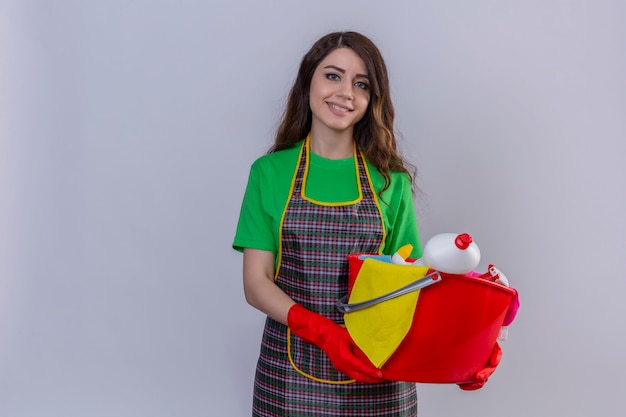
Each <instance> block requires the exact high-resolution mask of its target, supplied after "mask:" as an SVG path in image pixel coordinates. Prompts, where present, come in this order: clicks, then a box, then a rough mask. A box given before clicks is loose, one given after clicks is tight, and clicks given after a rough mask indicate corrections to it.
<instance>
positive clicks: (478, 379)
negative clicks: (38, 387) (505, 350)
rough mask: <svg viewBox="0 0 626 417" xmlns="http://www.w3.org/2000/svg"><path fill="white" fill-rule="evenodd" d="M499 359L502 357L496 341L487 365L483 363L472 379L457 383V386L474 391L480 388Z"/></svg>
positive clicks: (492, 371) (494, 368) (494, 369)
mask: <svg viewBox="0 0 626 417" xmlns="http://www.w3.org/2000/svg"><path fill="white" fill-rule="evenodd" d="M500 359H502V349H501V348H500V345H499V344H498V342H496V345H495V346H494V347H493V351H491V356H490V357H489V361H488V362H487V365H485V367H484V368H483V369H481V370H480V371H478V372H476V374H475V375H474V381H472V382H467V383H463V384H458V385H459V388H461V389H462V390H465V391H474V390H477V389H480V388H482V387H483V386H484V385H485V383H486V382H487V380H488V379H489V377H490V376H491V374H493V373H494V372H495V371H496V368H497V366H498V364H499V363H500Z"/></svg>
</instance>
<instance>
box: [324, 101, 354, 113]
mask: <svg viewBox="0 0 626 417" xmlns="http://www.w3.org/2000/svg"><path fill="white" fill-rule="evenodd" d="M327 104H328V107H329V108H330V109H331V110H333V111H334V112H339V113H348V112H351V111H352V109H349V108H347V107H343V106H340V105H339V104H336V103H327Z"/></svg>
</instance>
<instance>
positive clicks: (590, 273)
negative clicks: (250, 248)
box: [0, 0, 626, 417]
mask: <svg viewBox="0 0 626 417" xmlns="http://www.w3.org/2000/svg"><path fill="white" fill-rule="evenodd" d="M624 18H626V3H623V2H620V1H619V0H615V1H609V0H571V1H568V0H560V1H559V0H534V1H533V0H524V1H522V0H512V1H488V0H475V1H471V2H468V1H463V0H455V1H452V0H448V1H436V0H424V1H416V2H413V1H408V0H407V1H391V0H390V1H385V2H380V1H379V0H361V1H345V2H334V1H332V2H331V1H326V0H318V1H315V2H308V3H304V2H294V1H288V0H281V1H272V2H253V1H247V2H244V1H241V2H227V1H215V0H214V1H210V2H207V1H199V0H197V1H194V0H177V1H165V0H160V1H155V0H136V1H132V2H129V1H122V0H117V1H114V0H110V1H107V2H83V1H79V0H56V1H49V0H46V1H43V0H40V1H37V0H19V1H18V0H14V1H7V0H5V1H0V53H1V55H0V59H1V61H0V71H1V72H0V416H1V417H35V416H37V417H38V416H46V417H48V416H63V417H83V416H90V417H98V416H107V417H108V416H113V415H115V416H129V417H141V416H146V417H148V416H149V417H159V416H201V415H205V416H247V415H249V413H250V411H249V410H250V401H251V390H252V379H253V372H254V364H255V361H256V356H257V353H258V346H259V338H260V333H261V326H262V322H263V317H262V315H261V314H260V313H258V312H256V311H255V310H253V309H252V308H250V307H249V306H247V305H246V303H245V302H244V299H243V295H242V288H241V255H239V254H238V253H236V252H235V251H233V250H232V249H231V248H230V244H231V242H232V238H233V234H234V230H235V224H236V220H237V215H238V210H239V205H240V201H241V197H242V194H243V191H244V187H245V182H246V178H247V173H248V167H249V165H250V163H252V161H253V160H254V159H255V158H256V157H258V156H259V155H261V154H262V153H263V152H264V150H266V149H267V147H268V146H269V145H270V143H271V137H272V132H273V130H274V128H275V125H276V121H277V118H278V114H279V112H280V110H281V106H282V102H283V99H284V98H285V96H286V93H287V89H288V87H289V86H290V84H291V82H292V80H293V77H294V74H295V71H296V68H297V65H298V63H299V60H300V58H301V56H302V54H303V53H304V52H305V51H306V50H307V49H308V47H309V46H310V44H311V43H312V42H313V41H314V40H316V39H317V38H318V37H319V36H321V35H322V34H324V33H326V32H328V31H331V30H339V29H353V30H358V31H361V32H363V33H365V34H367V35H369V36H370V37H371V38H372V39H373V40H375V41H376V42H377V43H378V45H379V46H380V48H381V50H382V51H383V54H384V56H385V58H386V60H387V64H388V66H389V69H390V72H391V78H392V80H391V81H392V87H393V96H394V99H395V104H396V108H397V124H398V128H399V130H400V131H401V132H402V134H403V137H404V139H403V142H402V148H403V149H404V150H405V151H406V153H407V156H408V157H409V158H410V159H412V160H413V161H414V162H415V163H416V164H417V165H418V167H419V169H420V176H419V184H420V186H421V188H422V190H423V191H424V194H423V195H420V196H419V197H418V203H417V204H418V208H419V213H418V217H419V222H420V224H421V230H422V235H423V238H424V240H426V239H427V238H428V237H430V236H432V235H433V234H435V233H439V232H443V231H468V232H470V233H472V235H473V236H474V238H475V240H476V241H477V242H478V244H479V245H480V247H481V250H482V253H483V259H484V261H485V262H488V263H495V264H496V265H498V266H499V267H500V269H502V270H503V271H504V272H505V273H506V274H507V276H508V277H509V279H510V280H511V281H512V284H513V285H514V286H516V287H517V288H518V290H519V291H520V294H521V301H522V309H521V311H520V314H519V316H518V319H517V321H516V322H515V323H514V325H513V327H512V328H511V335H510V340H509V341H507V342H505V343H504V346H503V349H504V359H503V362H502V364H501V366H500V367H499V369H498V371H497V372H496V374H495V375H494V376H493V377H492V379H491V380H490V381H489V383H488V384H487V386H486V387H485V388H483V389H482V390H480V391H476V392H463V391H461V390H459V389H458V388H457V387H456V386H449V385H425V384H420V386H419V387H418V389H419V395H420V415H422V416H454V415H464V416H480V417H488V416H502V415H506V416H512V417H514V416H528V415H534V416H561V415H569V416H587V415H598V416H605V417H606V416H621V415H623V408H624V407H623V406H622V405H621V401H620V400H619V396H620V394H621V389H620V388H621V387H623V376H624V374H626V359H625V358H624V354H623V353H622V352H623V351H624V349H625V348H626V337H625V336H624V333H623V330H624V325H625V324H626V323H625V319H624V317H625V313H626V308H625V307H624V305H625V303H624V301H623V297H624V296H623V294H624V292H625V290H626V284H625V282H626V280H624V279H623V278H622V276H621V273H623V271H625V270H626V256H625V254H624V249H625V248H626V244H625V243H624V242H625V241H624V236H626V222H625V220H624V213H625V212H626V201H625V197H624V185H625V182H626V168H625V166H626V163H625V162H626V145H625V139H626V117H624V116H625V115H626V77H624V74H625V73H626V26H625V25H624V24H623V21H624Z"/></svg>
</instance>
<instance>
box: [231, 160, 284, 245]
mask: <svg viewBox="0 0 626 417" xmlns="http://www.w3.org/2000/svg"><path fill="white" fill-rule="evenodd" d="M260 183H261V172H260V169H259V168H258V166H257V165H256V164H253V165H252V167H251V168H250V174H249V176H248V185H247V186H246V191H245V194H244V197H243V201H242V203H241V210H240V213H239V221H238V223H237V231H236V232H235V239H234V241H233V245H232V246H233V249H235V250H237V251H240V252H242V251H243V249H244V248H253V249H260V250H267V251H270V252H273V253H274V254H276V252H277V247H276V246H277V245H276V238H275V236H274V233H273V230H272V218H271V216H270V214H269V213H268V212H267V210H265V209H264V204H263V199H262V197H263V196H262V194H261V185H260ZM266 191H267V190H266Z"/></svg>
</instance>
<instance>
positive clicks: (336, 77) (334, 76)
mask: <svg viewBox="0 0 626 417" xmlns="http://www.w3.org/2000/svg"><path fill="white" fill-rule="evenodd" d="M326 78H328V79H329V80H332V81H338V80H339V79H340V78H339V75H337V74H335V73H333V72H330V73H328V74H326Z"/></svg>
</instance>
